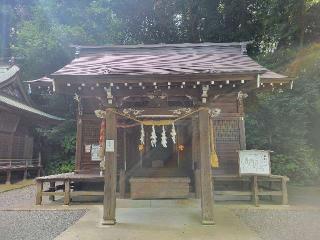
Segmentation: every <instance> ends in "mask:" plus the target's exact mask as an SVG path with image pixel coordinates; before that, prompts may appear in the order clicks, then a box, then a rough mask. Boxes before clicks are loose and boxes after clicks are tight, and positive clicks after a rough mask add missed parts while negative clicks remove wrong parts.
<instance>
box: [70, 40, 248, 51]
mask: <svg viewBox="0 0 320 240" xmlns="http://www.w3.org/2000/svg"><path fill="white" fill-rule="evenodd" d="M250 43H252V41H246V42H221V43H213V42H203V43H157V44H133V45H124V44H123V45H121V44H120V45H116V44H106V45H99V46H93V45H78V44H71V45H70V47H71V48H78V49H104V48H111V49H112V48H123V49H140V48H163V47H169V48H170V47H173V48H184V47H211V46H221V47H232V46H237V47H243V46H246V45H248V44H250Z"/></svg>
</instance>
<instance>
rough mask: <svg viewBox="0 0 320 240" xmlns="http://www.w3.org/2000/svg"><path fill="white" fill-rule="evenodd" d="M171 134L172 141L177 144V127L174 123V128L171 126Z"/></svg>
mask: <svg viewBox="0 0 320 240" xmlns="http://www.w3.org/2000/svg"><path fill="white" fill-rule="evenodd" d="M170 135H171V139H172V142H173V143H174V144H176V142H177V141H176V136H177V132H176V127H175V126H174V123H172V128H171V132H170Z"/></svg>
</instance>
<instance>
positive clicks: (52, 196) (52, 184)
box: [49, 182, 56, 201]
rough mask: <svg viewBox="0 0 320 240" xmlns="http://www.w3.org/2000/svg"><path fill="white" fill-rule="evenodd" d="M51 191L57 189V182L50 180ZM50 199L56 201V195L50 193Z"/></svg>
mask: <svg viewBox="0 0 320 240" xmlns="http://www.w3.org/2000/svg"><path fill="white" fill-rule="evenodd" d="M49 191H50V192H55V191H56V183H55V182H50V185H49ZM49 200H50V201H54V195H50V196H49Z"/></svg>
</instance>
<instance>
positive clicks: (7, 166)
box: [0, 154, 42, 184]
mask: <svg viewBox="0 0 320 240" xmlns="http://www.w3.org/2000/svg"><path fill="white" fill-rule="evenodd" d="M28 170H36V171H37V176H40V174H41V170H42V165H41V155H40V154H39V157H38V158H32V159H0V172H6V174H7V177H6V183H7V184H9V183H11V173H12V172H13V171H23V179H26V178H27V176H28Z"/></svg>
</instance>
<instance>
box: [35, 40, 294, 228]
mask: <svg viewBox="0 0 320 240" xmlns="http://www.w3.org/2000/svg"><path fill="white" fill-rule="evenodd" d="M246 45H247V43H245V42H244V43H198V44H155V45H127V46H125V45H121V46H115V45H110V46H99V47H96V46H73V47H74V48H75V55H76V57H75V59H74V60H73V61H71V62H70V63H69V64H67V65H66V66H64V67H63V68H61V69H60V70H58V71H56V72H54V73H53V74H51V76H50V77H51V78H52V79H53V80H54V86H55V90H56V93H58V94H71V95H74V96H75V100H76V101H77V102H78V114H77V146H76V170H75V173H74V174H73V173H69V174H63V175H53V176H46V177H42V178H38V194H37V203H38V204H40V203H41V197H42V195H49V196H54V195H55V193H54V189H55V188H54V182H55V181H59V180H64V181H65V183H66V185H65V189H67V190H65V193H64V196H65V203H67V204H68V203H69V201H70V195H71V196H77V195H81V194H84V195H86V194H87V195H95V193H94V191H93V190H96V189H95V187H97V185H96V184H92V185H91V187H90V184H88V183H90V182H104V192H99V193H98V192H96V195H99V194H100V195H104V216H103V219H104V223H105V224H114V223H115V221H116V214H115V212H116V195H117V193H118V194H119V196H120V197H122V198H132V199H170V198H190V197H193V198H194V197H196V198H201V208H202V223H203V224H213V223H214V219H213V214H214V211H213V203H214V199H213V181H212V180H213V178H212V176H214V177H217V178H218V177H219V176H221V177H222V178H223V177H226V176H228V177H230V176H238V175H239V166H238V152H237V151H238V150H241V149H246V137H245V127H244V126H245V125H244V106H243V99H244V98H245V97H246V96H247V94H248V93H249V92H250V91H252V90H254V89H258V88H259V89H270V90H272V89H274V88H282V87H287V86H289V87H290V85H291V83H292V80H291V79H289V78H288V77H286V76H283V75H280V74H277V73H274V72H271V71H269V70H268V69H266V68H264V67H262V66H261V65H259V64H258V63H256V62H255V61H254V60H252V59H251V58H250V57H249V56H247V53H246ZM45 181H47V182H51V183H52V184H51V185H50V186H51V188H52V189H53V190H52V189H51V190H52V191H49V192H44V191H43V186H42V184H43V182H45ZM72 182H81V184H77V185H74V186H75V190H74V191H73V192H72V191H71V192H70V183H72ZM76 186H77V187H76ZM76 190H79V191H78V194H77V191H76ZM84 190H87V191H84ZM250 194H251V193H250Z"/></svg>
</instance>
